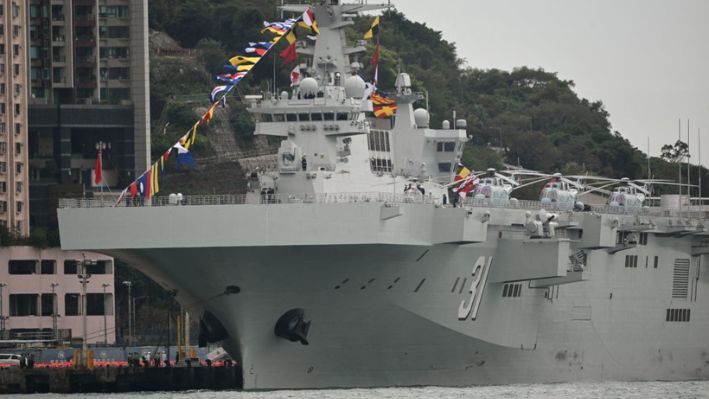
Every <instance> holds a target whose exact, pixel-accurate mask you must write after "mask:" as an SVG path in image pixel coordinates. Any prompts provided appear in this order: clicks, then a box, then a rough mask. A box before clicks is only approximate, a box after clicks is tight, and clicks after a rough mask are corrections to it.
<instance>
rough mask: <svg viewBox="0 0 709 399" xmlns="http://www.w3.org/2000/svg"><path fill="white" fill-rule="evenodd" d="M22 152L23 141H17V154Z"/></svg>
mask: <svg viewBox="0 0 709 399" xmlns="http://www.w3.org/2000/svg"><path fill="white" fill-rule="evenodd" d="M21 153H22V143H15V155H20V154H21Z"/></svg>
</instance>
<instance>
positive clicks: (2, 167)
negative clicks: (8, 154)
mask: <svg viewBox="0 0 709 399" xmlns="http://www.w3.org/2000/svg"><path fill="white" fill-rule="evenodd" d="M0 173H7V162H0Z"/></svg>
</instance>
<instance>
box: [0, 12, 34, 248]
mask: <svg viewBox="0 0 709 399" xmlns="http://www.w3.org/2000/svg"><path fill="white" fill-rule="evenodd" d="M26 11H27V7H26V2H25V1H23V0H12V1H10V0H4V1H3V2H2V3H1V4H0V21H1V22H0V225H2V226H6V227H7V228H8V229H9V230H11V231H14V232H15V233H18V234H21V235H27V234H28V231H29V216H28V215H29V212H28V209H27V208H28V204H29V198H28V193H29V190H28V187H27V182H28V179H27V165H28V158H27V89H28V86H27V45H26V43H27V42H26V39H27V37H26V34H25V27H26V26H25V23H24V21H25V18H26Z"/></svg>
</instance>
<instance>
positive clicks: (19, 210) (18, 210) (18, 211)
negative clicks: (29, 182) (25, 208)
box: [15, 201, 23, 213]
mask: <svg viewBox="0 0 709 399" xmlns="http://www.w3.org/2000/svg"><path fill="white" fill-rule="evenodd" d="M22 205H23V204H22V201H17V202H16V203H15V206H16V207H17V213H22Z"/></svg>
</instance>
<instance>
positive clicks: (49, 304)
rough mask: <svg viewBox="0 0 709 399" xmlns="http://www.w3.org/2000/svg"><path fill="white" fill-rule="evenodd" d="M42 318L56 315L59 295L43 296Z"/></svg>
mask: <svg viewBox="0 0 709 399" xmlns="http://www.w3.org/2000/svg"><path fill="white" fill-rule="evenodd" d="M41 300H42V316H51V315H53V314H54V306H55V304H56V301H57V294H42V299H41Z"/></svg>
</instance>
